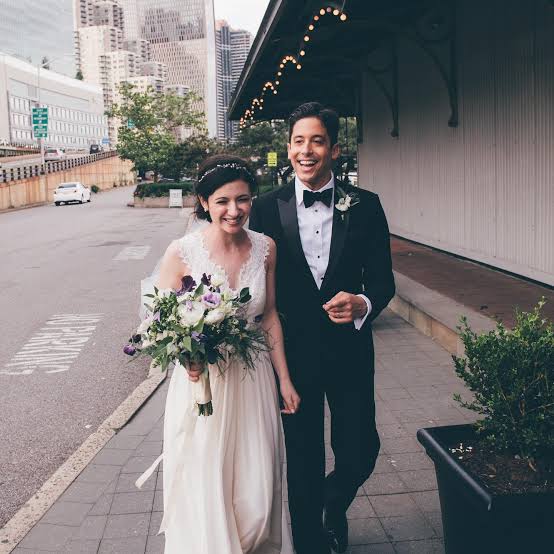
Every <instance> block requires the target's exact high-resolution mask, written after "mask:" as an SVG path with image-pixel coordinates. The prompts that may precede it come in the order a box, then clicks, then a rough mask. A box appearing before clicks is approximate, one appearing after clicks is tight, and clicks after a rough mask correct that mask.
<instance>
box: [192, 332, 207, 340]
mask: <svg viewBox="0 0 554 554" xmlns="http://www.w3.org/2000/svg"><path fill="white" fill-rule="evenodd" d="M190 336H191V337H192V340H193V341H196V342H206V339H207V338H208V337H207V336H206V335H204V333H198V332H197V331H193V332H192V333H191V334H190Z"/></svg>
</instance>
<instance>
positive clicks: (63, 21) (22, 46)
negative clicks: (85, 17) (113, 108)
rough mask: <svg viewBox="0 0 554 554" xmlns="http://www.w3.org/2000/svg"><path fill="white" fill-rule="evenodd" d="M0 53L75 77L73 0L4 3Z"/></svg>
mask: <svg viewBox="0 0 554 554" xmlns="http://www.w3.org/2000/svg"><path fill="white" fill-rule="evenodd" d="M0 14H1V15H0V52H4V53H6V54H8V55H11V56H16V57H19V58H20V59H24V60H26V61H28V62H29V63H32V64H33V65H35V66H38V65H40V64H42V63H43V62H44V61H46V60H45V58H46V59H48V60H49V63H48V64H46V65H47V66H49V67H50V69H52V70H55V71H58V72H60V73H63V74H65V75H68V76H70V77H74V76H75V63H74V60H73V23H72V20H73V10H72V0H41V1H40V2H22V1H21V0H0Z"/></svg>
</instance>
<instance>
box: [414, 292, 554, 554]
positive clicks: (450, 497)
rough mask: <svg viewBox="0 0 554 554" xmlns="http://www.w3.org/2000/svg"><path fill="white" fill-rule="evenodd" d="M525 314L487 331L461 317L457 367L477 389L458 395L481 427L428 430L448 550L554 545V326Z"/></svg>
mask: <svg viewBox="0 0 554 554" xmlns="http://www.w3.org/2000/svg"><path fill="white" fill-rule="evenodd" d="M544 303H545V302H544V299H542V300H541V301H540V302H539V304H538V305H537V307H535V308H534V310H533V311H531V312H529V313H526V312H516V324H515V326H514V328H513V329H511V330H509V329H506V328H505V327H504V325H503V324H502V323H498V324H497V326H496V329H495V330H493V331H491V332H489V333H484V334H481V335H479V334H477V333H475V332H474V331H473V330H472V329H471V328H470V327H469V325H468V324H467V321H466V320H465V319H462V327H461V328H460V337H461V339H462V342H463V344H464V346H465V356H464V357H456V356H454V357H453V358H454V363H455V368H456V373H457V374H458V375H459V376H460V377H461V378H462V379H463V380H464V381H465V383H466V384H467V386H468V387H469V388H470V389H471V391H472V392H473V399H472V400H471V401H464V400H462V399H461V398H460V397H459V395H458V396H455V398H456V399H457V400H458V401H459V402H460V403H461V404H462V406H464V407H466V408H469V409H471V410H474V411H475V412H477V413H478V414H479V415H480V416H481V419H479V420H478V421H477V422H476V423H475V424H474V425H455V426H448V427H435V428H429V429H420V430H419V431H418V439H419V441H420V442H421V443H422V444H423V445H424V446H425V448H426V450H427V454H428V455H429V456H430V457H431V458H432V459H433V461H434V462H435V470H436V473H437V481H438V486H439V495H440V500H441V509H442V516H443V527H444V538H445V548H446V551H447V553H448V554H452V553H456V554H458V553H462V552H464V553H466V552H472V553H474V552H483V553H485V552H486V553H487V554H491V553H496V552H498V553H502V554H505V553H511V552H513V553H516V552H517V553H521V552H524V551H528V552H532V553H535V552H537V553H539V552H541V553H542V552H552V551H554V327H553V325H552V323H551V322H549V321H548V320H546V319H545V318H543V317H542V314H541V309H542V307H543V305H544Z"/></svg>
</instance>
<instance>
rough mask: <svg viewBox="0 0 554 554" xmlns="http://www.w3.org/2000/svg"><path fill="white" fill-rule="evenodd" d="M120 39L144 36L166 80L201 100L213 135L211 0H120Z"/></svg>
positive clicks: (214, 133) (213, 47) (213, 23)
mask: <svg viewBox="0 0 554 554" xmlns="http://www.w3.org/2000/svg"><path fill="white" fill-rule="evenodd" d="M119 3H120V5H121V7H122V8H123V19H124V22H125V24H124V33H125V40H127V41H133V40H138V39H143V40H147V41H148V42H149V43H150V53H151V60H153V61H156V62H161V63H163V64H165V65H166V66H167V84H170V85H183V86H185V87H189V88H190V90H192V91H193V92H196V93H197V94H198V95H199V96H200V97H201V98H202V100H201V101H200V102H199V103H198V105H197V106H196V107H197V109H200V110H202V111H203V112H204V113H205V114H206V125H207V128H208V132H209V133H210V135H212V136H216V134H217V106H216V52H215V22H214V7H213V0H120V2H119Z"/></svg>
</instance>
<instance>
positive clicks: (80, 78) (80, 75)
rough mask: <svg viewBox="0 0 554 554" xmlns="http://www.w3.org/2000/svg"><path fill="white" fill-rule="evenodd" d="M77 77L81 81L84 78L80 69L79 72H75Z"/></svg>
mask: <svg viewBox="0 0 554 554" xmlns="http://www.w3.org/2000/svg"><path fill="white" fill-rule="evenodd" d="M75 79H78V80H79V81H82V80H83V72H82V71H81V70H80V69H78V70H77V73H75Z"/></svg>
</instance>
